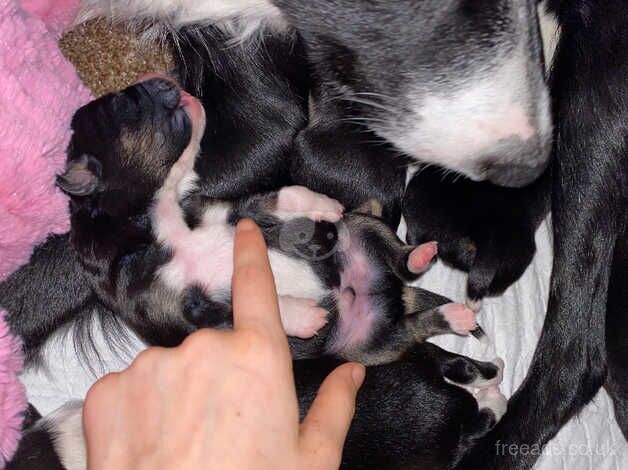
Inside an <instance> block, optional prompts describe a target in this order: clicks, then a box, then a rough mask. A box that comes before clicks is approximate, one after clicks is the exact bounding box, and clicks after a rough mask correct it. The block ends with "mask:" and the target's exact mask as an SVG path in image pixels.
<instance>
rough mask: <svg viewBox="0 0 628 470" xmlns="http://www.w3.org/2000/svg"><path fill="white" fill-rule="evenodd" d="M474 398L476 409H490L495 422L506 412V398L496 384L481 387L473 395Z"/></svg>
mask: <svg viewBox="0 0 628 470" xmlns="http://www.w3.org/2000/svg"><path fill="white" fill-rule="evenodd" d="M474 398H475V400H476V401H477V402H478V409H480V410H483V409H488V410H491V411H492V412H493V414H494V415H495V420H496V421H497V422H499V420H500V419H502V416H504V414H506V410H507V409H508V400H507V399H506V397H505V396H504V395H503V394H502V393H501V392H500V391H499V387H498V386H497V385H491V386H490V387H487V388H483V389H481V390H480V391H478V392H477V393H476V394H475V395H474Z"/></svg>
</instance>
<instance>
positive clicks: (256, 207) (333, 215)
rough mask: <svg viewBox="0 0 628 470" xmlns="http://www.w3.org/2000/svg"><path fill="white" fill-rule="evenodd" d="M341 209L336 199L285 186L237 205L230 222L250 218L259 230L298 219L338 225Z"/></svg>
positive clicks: (342, 209) (296, 187)
mask: <svg viewBox="0 0 628 470" xmlns="http://www.w3.org/2000/svg"><path fill="white" fill-rule="evenodd" d="M343 211H344V208H343V207H342V204H340V203H339V202H338V201H336V200H335V199H332V198H329V197H327V196H325V195H324V194H320V193H315V192H314V191H310V190H309V189H307V188H306V187H305V186H286V187H285V188H282V189H280V190H279V191H275V192H270V193H264V194H257V195H255V196H251V197H249V198H246V199H244V200H242V201H240V202H239V203H238V204H237V205H236V207H235V208H234V211H233V217H232V220H231V222H232V223H237V222H238V221H239V220H240V219H243V218H247V217H248V218H251V219H253V220H255V221H256V222H257V223H258V225H260V226H261V227H262V228H263V227H265V226H269V225H275V224H276V223H277V222H286V221H289V220H293V219H298V218H307V219H310V220H312V221H314V222H323V221H324V222H331V223H335V222H338V221H339V220H340V219H341V218H342V214H343Z"/></svg>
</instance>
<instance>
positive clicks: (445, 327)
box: [399, 287, 478, 342]
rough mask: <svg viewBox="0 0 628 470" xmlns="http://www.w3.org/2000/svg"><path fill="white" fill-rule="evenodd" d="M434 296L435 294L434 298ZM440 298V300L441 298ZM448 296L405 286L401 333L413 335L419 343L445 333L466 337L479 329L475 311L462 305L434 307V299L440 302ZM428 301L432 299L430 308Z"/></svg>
mask: <svg viewBox="0 0 628 470" xmlns="http://www.w3.org/2000/svg"><path fill="white" fill-rule="evenodd" d="M431 296H435V297H434V298H433V299H430V297H431ZM437 299H438V300H437ZM442 299H445V298H444V297H441V296H438V295H437V294H432V293H431V292H429V291H425V290H423V289H419V288H414V287H404V290H403V301H404V308H405V314H406V315H405V316H404V317H403V319H402V325H400V328H399V330H400V333H401V334H406V335H409V336H410V337H412V338H414V341H416V342H423V341H424V340H426V339H427V338H430V337H432V336H436V335H442V334H450V333H453V334H457V335H462V336H466V335H468V334H470V333H471V332H473V331H475V330H476V329H477V328H478V324H477V319H476V316H475V313H474V312H473V311H472V310H470V309H469V308H467V307H466V306H464V305H462V304H455V303H451V302H450V301H449V300H448V299H446V302H447V303H444V304H441V305H438V306H437V307H432V306H431V305H430V303H431V302H430V300H432V301H434V300H436V301H439V300H442ZM425 300H428V302H427V305H430V306H429V307H427V308H424V307H425V305H426V302H425Z"/></svg>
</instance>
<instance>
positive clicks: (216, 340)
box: [83, 221, 364, 470]
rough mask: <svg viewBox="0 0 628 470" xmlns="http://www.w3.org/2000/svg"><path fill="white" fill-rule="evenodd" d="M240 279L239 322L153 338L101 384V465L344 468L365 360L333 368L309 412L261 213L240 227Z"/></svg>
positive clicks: (92, 448) (91, 439)
mask: <svg viewBox="0 0 628 470" xmlns="http://www.w3.org/2000/svg"><path fill="white" fill-rule="evenodd" d="M232 291H233V294H232V295H233V321H234V328H233V331H219V330H209V329H204V330H200V331H198V332H196V333H194V334H192V335H190V336H189V337H188V338H187V339H186V340H185V341H184V342H183V343H182V344H181V345H180V346H179V347H176V348H172V349H165V348H149V349H147V350H145V351H143V352H142V353H140V354H139V355H138V357H137V358H136V359H135V361H133V363H132V364H131V365H130V366H129V368H128V369H126V370H125V371H123V372H120V373H114V374H109V375H107V376H105V377H104V378H102V379H101V380H99V381H98V382H97V383H96V384H94V386H93V387H92V388H91V389H90V391H89V393H88V395H87V398H86V400H85V405H84V409H83V425H84V430H85V435H86V441H87V456H88V468H89V469H90V470H99V469H116V470H126V469H137V470H142V469H169V470H170V469H185V470H196V469H212V468H217V469H218V468H219V469H221V470H223V469H238V470H241V469H277V468H281V469H296V468H316V469H332V468H338V466H339V464H340V459H341V455H342V447H343V444H344V439H345V437H346V434H347V431H348V429H349V425H350V423H351V419H352V418H353V413H354V407H355V396H356V393H357V390H358V389H359V387H360V386H361V384H362V382H363V380H364V367H363V366H361V365H359V364H344V365H342V366H340V367H339V368H337V369H336V370H335V371H333V372H332V373H331V374H330V375H329V376H328V377H327V379H326V380H325V381H324V382H323V384H322V385H321V388H320V390H319V393H318V396H317V398H316V400H315V401H314V403H313V404H312V407H311V408H310V411H309V413H308V415H307V416H306V418H305V419H304V420H303V423H301V424H299V414H298V406H297V398H296V392H295V386H294V379H293V375H292V361H291V357H290V351H289V348H288V342H287V340H286V336H285V333H284V331H283V327H282V324H281V320H280V317H279V309H278V306H277V295H276V293H275V285H274V280H273V276H272V272H271V270H270V265H269V262H268V254H267V251H266V245H265V243H264V239H263V237H262V234H261V232H260V230H259V229H258V228H257V227H256V226H255V224H254V223H253V222H251V221H242V222H240V224H239V225H238V227H237V230H236V239H235V248H234V272H233V281H232Z"/></svg>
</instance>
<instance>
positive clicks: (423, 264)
mask: <svg viewBox="0 0 628 470" xmlns="http://www.w3.org/2000/svg"><path fill="white" fill-rule="evenodd" d="M436 253H438V243H436V242H429V243H423V244H422V245H419V246H417V247H416V248H415V249H414V250H412V251H411V252H410V255H409V256H408V270H409V271H410V272H412V273H416V274H418V273H421V272H423V271H425V270H426V269H427V268H429V266H430V263H431V262H432V259H433V258H434V256H436Z"/></svg>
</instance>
